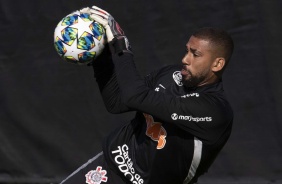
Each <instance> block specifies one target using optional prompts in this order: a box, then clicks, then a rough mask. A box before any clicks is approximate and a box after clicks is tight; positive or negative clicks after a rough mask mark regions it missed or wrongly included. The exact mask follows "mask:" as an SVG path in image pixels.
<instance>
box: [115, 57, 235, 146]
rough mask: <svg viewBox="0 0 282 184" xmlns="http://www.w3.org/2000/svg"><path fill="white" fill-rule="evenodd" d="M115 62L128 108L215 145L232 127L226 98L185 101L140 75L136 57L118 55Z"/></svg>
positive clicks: (211, 96)
mask: <svg viewBox="0 0 282 184" xmlns="http://www.w3.org/2000/svg"><path fill="white" fill-rule="evenodd" d="M113 62H114V65H115V69H116V77H117V82H118V85H119V88H120V94H121V100H122V103H124V104H126V106H127V107H129V108H131V109H134V110H136V111H141V112H144V113H148V114H151V115H152V116H154V117H156V118H158V119H160V120H162V122H166V123H173V124H175V125H177V126H178V127H180V128H181V129H184V130H185V131H187V132H189V133H191V134H192V135H194V136H196V137H199V138H201V139H202V140H207V141H211V142H214V141H216V140H218V139H219V137H220V136H221V135H222V133H223V132H224V131H225V130H226V129H227V127H228V126H229V124H231V122H232V118H233V114H232V111H231V110H230V109H231V108H229V104H228V103H227V101H226V100H225V99H224V97H222V98H221V96H220V95H217V94H208V93H200V95H199V96H198V97H191V98H181V97H178V96H173V95H168V94H163V93H157V92H156V91H154V90H152V89H151V88H149V87H148V86H147V85H146V84H145V83H144V80H142V78H141V77H140V76H139V75H138V72H137V70H136V67H135V64H134V61H133V56H132V55H130V54H126V53H125V54H123V55H121V56H118V55H115V56H113Z"/></svg>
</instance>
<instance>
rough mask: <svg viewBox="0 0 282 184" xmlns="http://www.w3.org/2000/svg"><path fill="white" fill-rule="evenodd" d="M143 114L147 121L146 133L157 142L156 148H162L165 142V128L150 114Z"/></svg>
mask: <svg viewBox="0 0 282 184" xmlns="http://www.w3.org/2000/svg"><path fill="white" fill-rule="evenodd" d="M143 115H144V117H145V119H146V123H147V130H146V135H147V136H148V137H150V138H151V139H152V140H153V141H157V142H158V145H157V149H163V148H164V147H165V144H166V136H167V133H166V130H165V129H164V127H163V126H162V124H161V123H160V122H155V121H154V118H153V117H152V116H151V115H149V114H145V113H144V114H143Z"/></svg>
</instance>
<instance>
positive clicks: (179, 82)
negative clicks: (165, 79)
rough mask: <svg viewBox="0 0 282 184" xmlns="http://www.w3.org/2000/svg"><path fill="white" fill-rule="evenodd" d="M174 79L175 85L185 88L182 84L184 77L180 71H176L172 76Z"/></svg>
mask: <svg viewBox="0 0 282 184" xmlns="http://www.w3.org/2000/svg"><path fill="white" fill-rule="evenodd" d="M172 78H173V80H174V81H175V83H176V84H177V85H178V86H183V83H182V75H181V72H180V71H175V72H174V73H173V74H172Z"/></svg>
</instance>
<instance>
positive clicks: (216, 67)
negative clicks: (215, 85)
mask: <svg viewBox="0 0 282 184" xmlns="http://www.w3.org/2000/svg"><path fill="white" fill-rule="evenodd" d="M224 65H225V59H224V58H222V57H219V58H216V59H215V60H214V62H213V66H212V71H214V72H219V71H220V70H222V69H223V67H224Z"/></svg>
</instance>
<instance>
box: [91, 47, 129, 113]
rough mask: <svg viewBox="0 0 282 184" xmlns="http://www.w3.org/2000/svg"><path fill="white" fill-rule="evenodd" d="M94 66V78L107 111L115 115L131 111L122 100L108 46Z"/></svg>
mask: <svg viewBox="0 0 282 184" xmlns="http://www.w3.org/2000/svg"><path fill="white" fill-rule="evenodd" d="M92 65H93V70H94V77H95V78H96V81H97V83H98V86H99V90H100V92H101V95H102V98H103V101H104V104H105V106H106V109H107V110H108V111H109V112H110V113H114V114H118V113H123V112H127V111H129V108H128V107H126V106H125V105H124V104H123V103H122V102H121V99H120V98H121V96H120V90H119V86H118V84H117V80H116V74H115V69H114V64H113V61H112V57H111V53H110V51H109V46H108V45H106V46H105V49H104V51H103V53H101V55H100V56H98V58H97V60H95V61H93V63H92Z"/></svg>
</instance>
